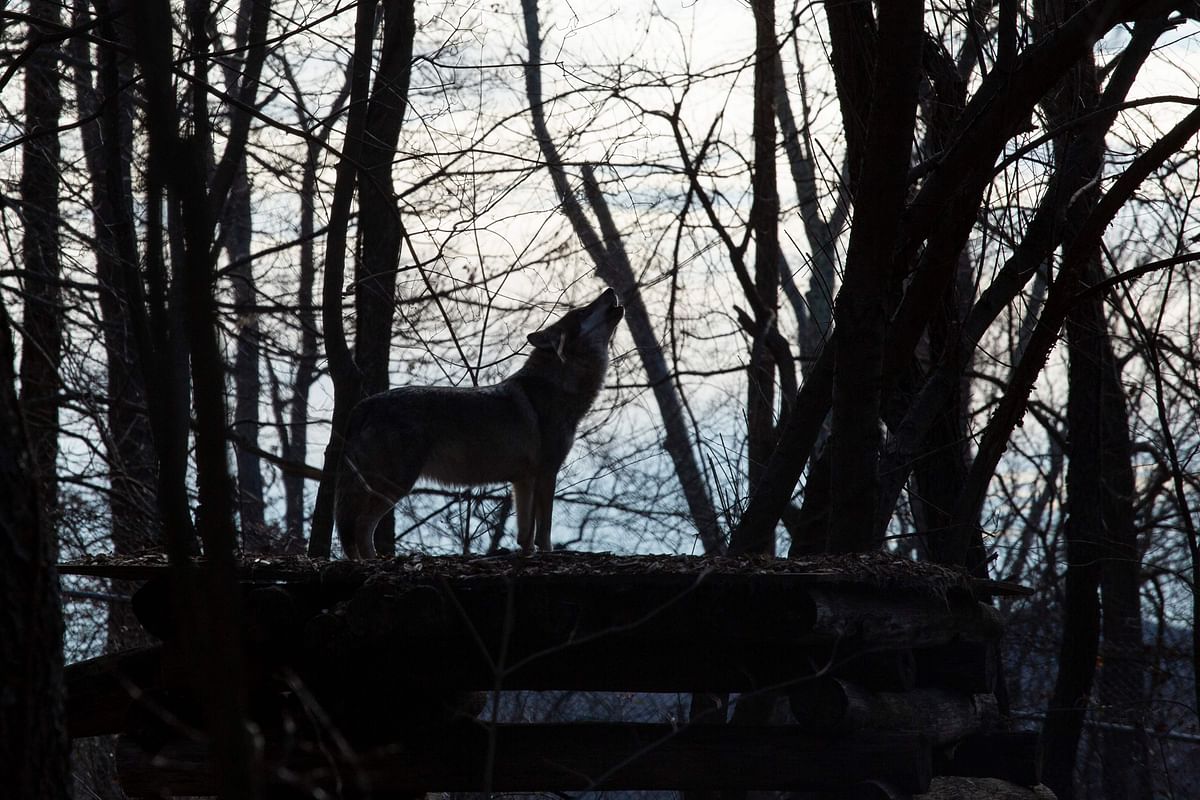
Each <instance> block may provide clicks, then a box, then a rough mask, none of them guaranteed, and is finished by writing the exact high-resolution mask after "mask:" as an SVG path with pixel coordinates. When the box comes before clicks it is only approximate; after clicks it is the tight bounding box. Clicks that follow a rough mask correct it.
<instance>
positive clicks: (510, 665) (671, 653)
mask: <svg viewBox="0 0 1200 800" xmlns="http://www.w3.org/2000/svg"><path fill="white" fill-rule="evenodd" d="M535 577H536V576H535ZM655 577H656V580H655V581H654V582H653V584H652V585H645V584H642V583H637V582H634V583H630V582H628V581H625V582H620V581H613V580H610V579H608V578H611V576H607V577H606V579H605V580H600V581H593V580H590V579H589V578H588V576H575V577H572V578H571V579H570V580H566V579H563V578H561V577H558V576H553V578H541V577H537V578H536V579H533V578H531V579H530V580H522V581H516V582H514V581H512V580H508V579H505V580H501V579H491V578H488V579H474V580H472V581H469V582H461V583H454V584H452V583H449V582H436V581H434V582H414V581H413V580H412V579H411V577H409V576H405V579H404V580H399V579H396V578H395V577H394V576H378V577H376V578H371V579H369V580H368V581H367V582H366V583H365V584H364V585H363V586H362V587H361V589H359V591H358V592H356V593H355V594H354V596H353V597H351V599H350V600H349V601H348V602H347V603H346V604H345V605H344V606H342V607H340V608H339V609H337V610H335V611H334V612H332V613H328V614H320V615H317V616H316V617H314V618H311V619H309V620H308V622H307V624H306V630H305V633H304V635H303V637H302V638H303V641H304V642H305V649H306V652H305V653H304V654H303V655H302V656H301V657H299V661H300V662H301V663H302V664H303V663H313V664H315V665H319V666H317V667H316V671H317V672H328V673H329V680H330V682H334V683H345V682H346V681H347V680H350V679H351V678H346V677H344V676H342V677H339V676H338V675H337V673H339V672H352V674H353V676H354V677H353V678H352V680H358V681H365V682H367V683H370V684H373V685H383V684H384V683H386V682H389V681H391V680H392V679H394V678H399V679H400V680H402V681H404V682H407V683H410V684H417V685H431V686H447V687H454V688H460V689H470V690H479V689H493V688H499V687H503V688H510V689H516V688H524V689H556V688H563V689H590V690H617V691H621V690H626V691H711V692H726V691H741V690H753V689H761V688H765V687H782V686H786V685H787V684H788V683H790V682H795V681H797V680H801V679H803V678H805V677H807V676H810V675H812V674H814V673H816V672H817V671H819V669H821V668H822V667H823V666H824V664H823V662H822V661H821V657H822V654H824V653H827V652H829V649H830V647H831V646H833V645H834V644H836V646H837V648H838V650H839V652H841V651H849V652H856V651H860V650H895V651H901V650H904V649H907V648H908V646H909V645H910V644H915V645H933V644H938V643H944V642H947V641H952V640H955V639H961V638H969V639H980V640H983V639H988V638H991V637H993V636H994V635H995V633H996V632H997V631H998V622H996V620H995V619H994V612H992V611H991V610H990V609H988V608H987V607H985V606H981V605H980V604H978V603H976V602H974V601H973V600H966V599H960V601H958V602H950V601H947V600H937V599H933V598H924V597H912V596H908V597H889V596H886V595H883V594H882V593H869V592H863V591H862V590H860V589H856V588H848V589H846V590H845V591H842V590H840V589H838V588H837V587H828V586H825V587H822V588H820V589H819V590H818V589H813V588H812V587H811V586H808V585H805V584H804V583H802V582H799V581H796V580H793V579H790V577H791V576H779V575H764V576H757V578H758V579H756V580H753V581H748V580H745V579H744V578H745V576H736V577H737V580H728V579H729V578H730V577H731V576H711V577H704V576H700V577H696V576H689V575H683V576H664V575H658V576H655ZM668 578H669V579H670V580H668ZM414 654H419V655H418V656H417V657H414ZM634 654H636V655H634ZM892 657H893V658H898V659H904V658H906V656H904V655H902V654H901V655H899V656H892ZM897 669H898V671H899V672H903V670H900V669H899V667H897ZM897 680H899V681H900V682H902V683H903V682H904V681H907V680H909V679H908V678H904V677H900V678H898V679H897Z"/></svg>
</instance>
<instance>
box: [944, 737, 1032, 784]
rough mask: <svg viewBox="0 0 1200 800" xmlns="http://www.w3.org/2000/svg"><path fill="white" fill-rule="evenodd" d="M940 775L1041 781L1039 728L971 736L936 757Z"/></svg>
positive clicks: (1014, 780) (1026, 781) (1011, 780)
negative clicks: (947, 752)
mask: <svg viewBox="0 0 1200 800" xmlns="http://www.w3.org/2000/svg"><path fill="white" fill-rule="evenodd" d="M934 771H935V773H936V774H938V775H957V776H962V777H967V778H1000V779H1002V780H1006V781H1009V782H1011V783H1015V784H1019V785H1021V786H1036V785H1037V784H1039V783H1041V782H1042V758H1041V736H1040V735H1039V734H1038V732H1037V731H1015V732H1006V731H996V732H992V733H980V734H976V735H973V736H969V737H967V738H966V739H964V740H963V741H961V742H959V743H958V744H957V745H956V746H955V747H954V748H953V749H952V750H951V751H950V753H949V754H948V755H947V754H942V753H939V754H937V756H936V757H935V759H934Z"/></svg>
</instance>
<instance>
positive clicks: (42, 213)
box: [20, 0, 63, 530]
mask: <svg viewBox="0 0 1200 800" xmlns="http://www.w3.org/2000/svg"><path fill="white" fill-rule="evenodd" d="M60 8H61V4H60V3H57V2H49V1H48V0H34V2H31V3H30V6H29V15H30V17H31V18H33V19H37V20H44V21H45V22H46V23H47V32H49V31H52V30H53V29H54V27H55V26H57V25H59V24H60V21H61V15H60ZM42 33H43V32H42V30H41V28H40V26H39V25H38V24H37V23H31V24H30V30H29V37H30V40H31V41H36V40H37V39H38V37H39V36H41V35H42ZM52 42H53V40H50V41H49V42H46V43H43V44H41V45H39V46H38V47H37V48H36V50H34V52H33V54H32V56H31V57H30V59H29V61H28V63H27V64H26V67H25V140H24V143H23V144H22V146H21V184H20V190H21V216H22V220H23V222H24V230H23V234H22V239H21V246H22V250H23V252H24V260H25V269H24V270H23V275H22V278H23V283H24V286H23V288H24V294H25V313H24V319H23V323H24V325H23V328H24V341H23V346H22V349H21V408H22V410H23V413H24V415H25V424H26V425H27V427H28V431H29V442H30V448H31V455H32V456H33V468H34V475H35V478H36V480H37V484H38V496H39V497H40V498H41V502H42V509H41V513H42V517H43V521H44V522H45V524H46V525H47V526H48V528H49V529H50V530H54V529H55V526H56V524H57V518H58V464H57V461H58V415H59V403H60V398H59V393H60V392H61V390H62V379H61V377H60V376H59V363H60V361H61V360H62V340H63V332H62V328H63V322H62V317H63V307H62V291H61V289H60V283H59V281H60V277H61V271H62V267H61V264H60V257H59V230H58V226H59V212H58V187H59V178H58V171H59V168H60V167H59V163H58V160H59V149H60V148H59V141H58V131H57V129H58V118H59V115H60V114H61V113H62V93H61V90H60V88H59V75H58V71H59V69H60V67H61V63H60V60H59V50H58V48H57V46H56V45H55V44H53V43H52Z"/></svg>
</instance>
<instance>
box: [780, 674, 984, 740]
mask: <svg viewBox="0 0 1200 800" xmlns="http://www.w3.org/2000/svg"><path fill="white" fill-rule="evenodd" d="M789 699H790V701H791V707H792V714H793V716H794V718H795V720H796V724H797V725H799V726H801V727H803V728H805V729H806V730H811V731H820V732H835V733H847V732H853V731H863V730H877V731H915V732H919V733H921V734H923V735H925V736H927V737H928V738H929V739H930V741H932V742H933V743H934V744H935V745H944V744H949V743H952V742H957V741H959V740H960V739H963V738H964V737H967V736H969V735H971V734H974V733H977V732H979V731H981V730H986V729H988V728H990V727H991V726H992V725H994V724H995V722H996V719H997V718H998V711H997V707H996V698H995V697H994V696H993V695H984V694H977V695H970V694H963V693H959V692H949V691H945V690H942V689H915V690H913V691H911V692H870V691H868V690H866V689H863V688H862V687H860V686H857V685H856V684H853V683H850V682H848V681H845V680H841V679H838V678H828V677H821V678H816V679H814V680H811V681H806V682H804V683H801V684H799V685H798V686H796V687H794V688H793V689H792V690H791V692H790V697H789Z"/></svg>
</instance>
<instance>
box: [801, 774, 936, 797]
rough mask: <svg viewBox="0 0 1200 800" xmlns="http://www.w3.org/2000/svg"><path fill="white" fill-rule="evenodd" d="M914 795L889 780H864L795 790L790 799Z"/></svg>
mask: <svg viewBox="0 0 1200 800" xmlns="http://www.w3.org/2000/svg"><path fill="white" fill-rule="evenodd" d="M934 780H937V779H936V778H934ZM913 797H914V795H913V794H912V792H905V791H901V790H900V789H898V788H896V787H895V786H892V785H891V784H889V783H888V782H887V781H863V782H862V783H856V784H854V785H853V786H849V787H847V788H844V789H829V790H826V791H822V792H795V793H793V794H791V795H789V800H912V798H913Z"/></svg>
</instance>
